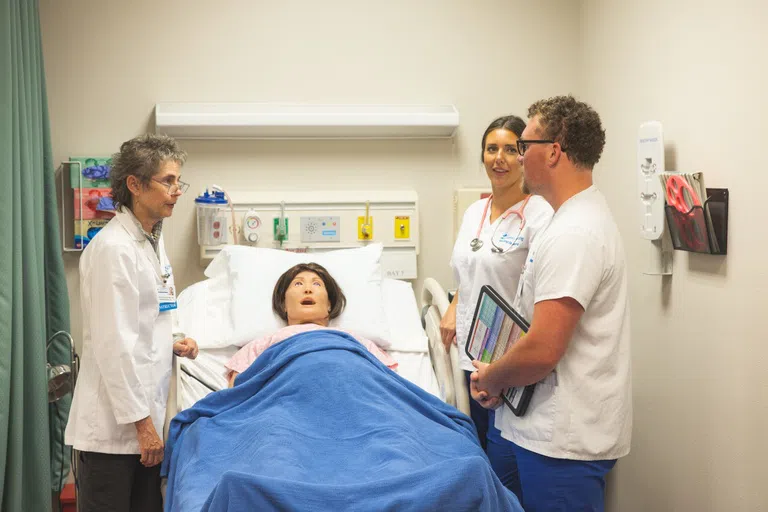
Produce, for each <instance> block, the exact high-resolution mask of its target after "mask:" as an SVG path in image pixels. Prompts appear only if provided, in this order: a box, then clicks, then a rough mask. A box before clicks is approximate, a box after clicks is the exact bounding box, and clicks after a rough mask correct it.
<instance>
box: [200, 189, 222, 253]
mask: <svg viewBox="0 0 768 512" xmlns="http://www.w3.org/2000/svg"><path fill="white" fill-rule="evenodd" d="M227 204H228V203H227V199H226V198H225V197H224V192H208V190H206V191H205V192H203V193H202V194H200V195H199V196H198V197H196V198H195V209H196V210H197V243H198V244H200V245H221V244H226V243H227V232H228V231H229V226H227V209H228V206H227Z"/></svg>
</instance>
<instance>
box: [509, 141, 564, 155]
mask: <svg viewBox="0 0 768 512" xmlns="http://www.w3.org/2000/svg"><path fill="white" fill-rule="evenodd" d="M554 143H555V141H554V140H552V139H517V152H518V153H519V154H520V156H523V155H524V154H525V151H526V150H527V149H528V146H529V145H531V144H554ZM563 151H565V150H563Z"/></svg>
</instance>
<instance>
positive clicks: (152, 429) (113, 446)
mask: <svg viewBox="0 0 768 512" xmlns="http://www.w3.org/2000/svg"><path fill="white" fill-rule="evenodd" d="M185 160H186V153H185V152H184V151H183V150H182V149H181V148H180V147H179V145H178V144H177V143H176V141H174V140H173V139H171V138H170V137H166V136H160V135H144V136H140V137H137V138H135V139H132V140H130V141H127V142H125V143H123V145H122V146H121V148H120V152H119V153H117V154H116V155H114V157H113V165H112V169H111V171H110V181H111V186H112V198H113V200H114V202H115V206H116V207H117V208H118V211H117V214H116V215H115V217H114V218H113V219H112V220H110V221H109V223H108V224H107V225H106V226H105V227H104V228H103V229H102V230H101V231H100V232H99V234H98V235H97V236H96V237H94V238H93V240H91V242H90V243H89V244H88V246H87V247H86V248H85V250H84V251H83V254H82V256H81V259H80V294H81V303H82V309H83V348H82V351H83V354H82V359H81V366H80V372H79V376H78V381H77V385H76V387H75V393H74V398H73V401H72V408H71V411H70V415H69V422H68V423H67V428H66V431H65V442H66V443H67V444H68V445H71V446H73V448H74V449H75V450H77V452H76V453H77V457H78V469H77V471H78V474H77V478H78V497H77V499H78V510H80V512H90V511H103V510H112V511H116V510H118V511H129V510H130V511H142V512H147V511H160V510H162V506H163V502H162V496H161V494H160V465H159V464H160V462H161V461H162V459H163V440H162V438H161V435H162V432H163V424H164V421H165V410H166V402H167V400H168V387H169V382H170V376H171V363H172V358H173V353H176V355H178V356H181V357H189V358H192V359H194V358H195V357H196V356H197V343H196V342H195V341H194V340H192V339H189V338H185V339H182V340H181V341H178V342H176V343H174V342H173V330H174V329H173V323H174V322H173V315H174V311H173V310H174V309H175V308H176V297H175V286H174V279H173V270H172V268H171V265H170V263H169V262H168V257H167V255H166V254H165V246H164V243H163V237H162V224H163V219H164V218H167V217H170V216H171V214H172V213H173V209H174V206H175V204H176V201H177V200H178V199H179V197H180V196H181V195H182V193H183V192H184V190H185V189H186V187H187V185H186V184H185V183H183V182H182V181H180V180H179V172H180V169H181V166H182V165H183V164H184V161H185Z"/></svg>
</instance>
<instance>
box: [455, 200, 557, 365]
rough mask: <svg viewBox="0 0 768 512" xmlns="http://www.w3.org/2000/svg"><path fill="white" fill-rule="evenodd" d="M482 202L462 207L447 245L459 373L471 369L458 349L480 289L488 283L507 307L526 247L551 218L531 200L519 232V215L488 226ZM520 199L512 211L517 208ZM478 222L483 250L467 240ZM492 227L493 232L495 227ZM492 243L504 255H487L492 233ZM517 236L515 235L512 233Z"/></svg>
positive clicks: (540, 202) (546, 209) (544, 206)
mask: <svg viewBox="0 0 768 512" xmlns="http://www.w3.org/2000/svg"><path fill="white" fill-rule="evenodd" d="M487 203H488V199H481V200H479V201H475V202H474V203H472V205H470V207H469V208H467V211H466V212H465V213H464V219H463V220H462V222H461V228H459V233H458V236H457V237H456V243H455V244H454V246H453V254H452V256H451V267H452V268H453V275H454V279H455V281H456V283H457V284H458V292H459V301H458V304H457V305H456V342H457V344H458V347H459V366H460V367H461V369H462V370H467V371H474V369H475V368H474V366H472V360H471V359H470V358H469V357H468V356H467V354H466V352H465V350H464V347H465V345H466V343H467V335H468V334H469V328H470V326H471V325H472V316H473V315H474V313H475V306H476V305H477V299H478V297H479V296H480V288H481V287H482V286H483V285H486V284H487V285H490V286H492V287H493V289H494V290H496V291H497V292H498V293H499V294H500V295H501V296H502V297H503V298H504V300H506V301H507V302H508V303H509V304H511V303H512V299H514V297H515V291H516V290H517V283H518V281H519V279H520V270H521V269H522V268H523V264H524V263H525V258H526V257H527V255H528V248H529V246H530V244H531V242H532V241H533V240H534V239H535V238H536V236H537V233H539V232H540V231H541V230H542V229H543V228H544V226H546V225H547V224H548V223H549V221H550V219H551V218H552V207H551V206H549V203H547V202H546V201H545V200H544V199H543V198H541V197H539V196H532V197H531V198H530V200H529V201H528V204H527V205H526V206H525V211H524V215H525V225H524V226H523V230H522V231H520V217H518V216H517V215H515V214H511V215H509V216H508V217H507V218H506V219H502V216H501V215H500V216H499V217H498V218H497V219H496V220H495V221H494V222H493V223H491V222H490V215H491V209H490V208H488V212H487V213H486V215H485V219H482V217H483V210H484V209H485V206H486V204H487ZM521 205H522V201H521V202H520V203H518V204H516V205H514V207H513V208H519V207H520V206H521ZM481 219H482V222H483V225H482V228H481V230H480V236H479V238H480V240H482V242H483V246H482V247H481V248H480V249H479V250H478V251H473V250H472V248H471V247H470V245H469V244H470V242H471V241H472V239H473V238H475V236H476V235H477V230H478V228H479V227H480V221H481ZM496 228H497V229H496ZM494 229H495V234H494V242H496V245H497V246H499V247H500V248H502V249H506V248H508V247H509V246H510V244H511V247H510V248H509V250H508V251H506V252H504V253H502V254H497V253H494V252H492V251H491V248H492V247H493V244H491V240H490V237H491V234H492V233H493V232H494ZM518 232H520V235H519V236H517V235H518Z"/></svg>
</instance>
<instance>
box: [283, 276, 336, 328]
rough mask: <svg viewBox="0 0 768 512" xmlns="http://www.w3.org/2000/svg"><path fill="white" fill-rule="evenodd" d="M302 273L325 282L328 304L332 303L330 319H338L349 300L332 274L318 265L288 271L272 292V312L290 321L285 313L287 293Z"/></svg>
mask: <svg viewBox="0 0 768 512" xmlns="http://www.w3.org/2000/svg"><path fill="white" fill-rule="evenodd" d="M302 272H313V273H315V274H317V276H318V277H319V278H320V279H321V280H322V281H323V284H324V285H325V290H326V292H327V293H328V302H330V303H331V311H330V313H329V314H328V318H329V319H330V320H333V319H334V318H336V317H338V316H339V315H340V314H341V312H342V311H344V307H345V306H346V305H347V298H346V297H345V296H344V292H342V291H341V287H340V286H339V283H337V282H336V280H335V279H334V278H333V277H331V274H330V273H329V272H328V271H327V270H326V269H325V267H323V266H322V265H320V264H318V263H299V264H298V265H294V266H293V267H291V268H289V269H288V270H286V271H285V272H284V273H283V275H281V276H280V278H279V279H278V280H277V283H275V289H274V290H273V291H272V311H274V312H275V313H276V314H277V316H279V317H280V318H282V319H283V320H284V321H286V322H287V321H288V314H287V313H286V312H285V292H287V291H288V287H289V286H290V285H291V283H292V282H293V280H294V279H295V278H296V276H297V275H299V274H301V273H302Z"/></svg>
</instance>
